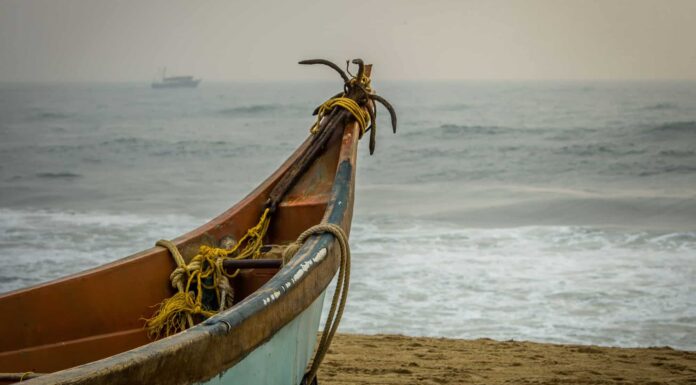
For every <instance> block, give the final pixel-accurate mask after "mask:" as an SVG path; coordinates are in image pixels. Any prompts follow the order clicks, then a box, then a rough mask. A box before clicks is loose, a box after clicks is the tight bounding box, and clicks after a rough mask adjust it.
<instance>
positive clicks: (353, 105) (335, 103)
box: [309, 75, 372, 137]
mask: <svg viewBox="0 0 696 385" xmlns="http://www.w3.org/2000/svg"><path fill="white" fill-rule="evenodd" d="M357 83H359V84H360V85H361V86H362V88H363V89H364V90H365V92H367V93H372V88H370V78H368V77H367V76H364V75H363V77H362V79H359V80H358V78H357V77H353V78H352V79H350V80H349V81H348V84H350V85H355V84H357ZM334 107H341V108H343V109H345V110H347V111H348V112H350V113H351V114H352V115H353V117H354V118H355V120H356V121H357V122H358V125H359V126H360V136H361V137H362V135H363V134H365V131H366V130H367V127H368V125H369V124H370V114H369V113H368V112H367V111H366V110H365V109H364V108H362V107H360V105H359V104H358V103H357V102H356V101H355V100H353V99H350V98H346V97H345V96H339V97H336V98H331V99H329V100H327V101H325V102H324V103H322V104H321V106H319V111H318V113H317V120H316V121H315V122H314V124H313V125H312V127H311V128H310V129H309V132H311V133H312V134H316V133H317V132H318V131H319V123H321V120H322V119H323V118H324V115H326V113H327V112H329V111H331V110H332V109H333V108H334Z"/></svg>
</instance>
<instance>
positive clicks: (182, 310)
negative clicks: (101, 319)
mask: <svg viewBox="0 0 696 385" xmlns="http://www.w3.org/2000/svg"><path fill="white" fill-rule="evenodd" d="M269 213H270V210H269V209H266V210H264V212H263V214H262V215H261V218H260V219H259V222H258V223H257V224H256V226H254V227H252V228H250V229H249V230H248V231H247V233H246V234H245V235H244V236H243V237H242V238H241V239H240V240H239V241H238V242H237V243H236V244H235V245H234V247H233V248H232V249H230V250H226V249H220V248H217V247H210V246H205V245H202V246H201V247H200V248H199V250H198V254H196V255H195V256H194V257H193V258H191V262H189V263H188V265H187V264H186V263H185V261H184V258H183V257H182V256H181V253H180V252H179V250H178V249H177V247H176V245H175V244H174V243H173V242H171V241H167V240H159V241H157V245H158V246H162V247H165V248H167V249H168V250H169V252H170V253H171V255H172V258H173V259H174V262H175V263H176V265H177V268H176V269H174V271H173V272H172V273H171V275H170V276H169V279H170V281H171V284H172V287H174V288H175V289H177V290H178V291H177V293H176V294H174V296H172V297H170V298H167V299H165V300H164V301H163V302H162V303H161V304H160V306H159V308H158V309H157V311H156V312H155V314H154V315H153V316H152V318H150V319H148V320H147V324H146V328H147V331H148V334H149V335H150V337H152V338H155V337H159V336H161V335H165V336H168V335H172V334H175V333H178V332H180V331H183V330H185V329H187V328H188V327H192V326H193V325H194V323H195V320H202V319H206V318H208V317H210V316H212V315H214V314H216V313H218V312H220V311H222V310H224V309H225V308H226V307H229V306H231V305H232V300H233V297H232V288H231V286H230V285H229V281H228V280H227V278H234V277H235V276H236V275H237V274H238V273H239V269H237V270H235V271H234V272H233V273H231V274H229V273H227V272H226V271H225V269H224V268H223V263H224V261H225V260H229V259H249V258H251V259H256V258H258V257H259V255H260V254H261V247H262V246H263V238H264V236H265V235H266V232H267V231H268V226H269V224H270V222H271V218H270V215H269ZM205 291H208V292H214V293H215V298H216V301H217V303H218V304H219V307H218V308H217V309H212V308H210V306H206V305H205V304H204V303H203V299H204V298H203V294H204V292H205ZM194 318H195V319H194Z"/></svg>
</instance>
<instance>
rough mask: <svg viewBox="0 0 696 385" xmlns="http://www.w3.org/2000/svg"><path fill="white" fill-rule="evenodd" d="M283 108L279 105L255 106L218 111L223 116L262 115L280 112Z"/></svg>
mask: <svg viewBox="0 0 696 385" xmlns="http://www.w3.org/2000/svg"><path fill="white" fill-rule="evenodd" d="M281 108H282V106H281V105H279V104H253V105H249V106H239V107H230V108H223V109H221V110H218V113H219V114H222V115H248V114H262V113H264V112H272V111H278V110H280V109H281Z"/></svg>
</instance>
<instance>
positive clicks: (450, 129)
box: [439, 124, 512, 135]
mask: <svg viewBox="0 0 696 385" xmlns="http://www.w3.org/2000/svg"><path fill="white" fill-rule="evenodd" d="M439 131H440V132H442V133H443V134H447V135H459V134H473V135H498V134H504V133H508V132H511V131H512V129H510V128H503V127H497V126H468V125H458V124H443V125H441V126H440V127H439Z"/></svg>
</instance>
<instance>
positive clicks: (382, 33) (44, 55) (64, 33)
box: [0, 0, 696, 81]
mask: <svg viewBox="0 0 696 385" xmlns="http://www.w3.org/2000/svg"><path fill="white" fill-rule="evenodd" d="M314 57H323V58H330V59H332V60H335V61H344V60H345V59H347V58H353V57H362V58H364V59H366V60H367V61H369V62H372V63H374V64H375V72H374V73H375V76H379V78H381V79H385V78H388V79H696V1H693V0H679V1H678V0H667V1H644V0H631V1H628V0H626V1H610V0H605V1H591V0H586V1H562V0H556V1H546V0H544V1H542V0H535V1H496V0H494V1H444V0H442V1H438V0H430V1H416V0H373V1H333V0H325V1H314V0H299V1H298V0H294V1H289V0H288V1H264V0H257V1H251V0H247V1H233V0H225V1H196V0H185V1H175V0H166V1H164V0H163V1H143V0H137V1H116V0H45V1H40V0H16V1H14V0H12V1H9V0H0V81H33V80H36V81H149V80H151V79H152V78H153V77H154V76H155V75H156V73H157V68H159V67H162V66H165V65H166V66H167V67H168V68H169V73H170V74H175V73H179V74H194V75H196V76H200V77H203V78H204V79H206V80H275V79H308V78H327V77H328V76H333V75H331V74H329V73H328V72H322V71H319V70H317V69H312V70H309V69H307V68H304V67H300V66H298V65H296V64H295V63H296V62H297V61H298V60H300V59H303V58H314Z"/></svg>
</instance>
